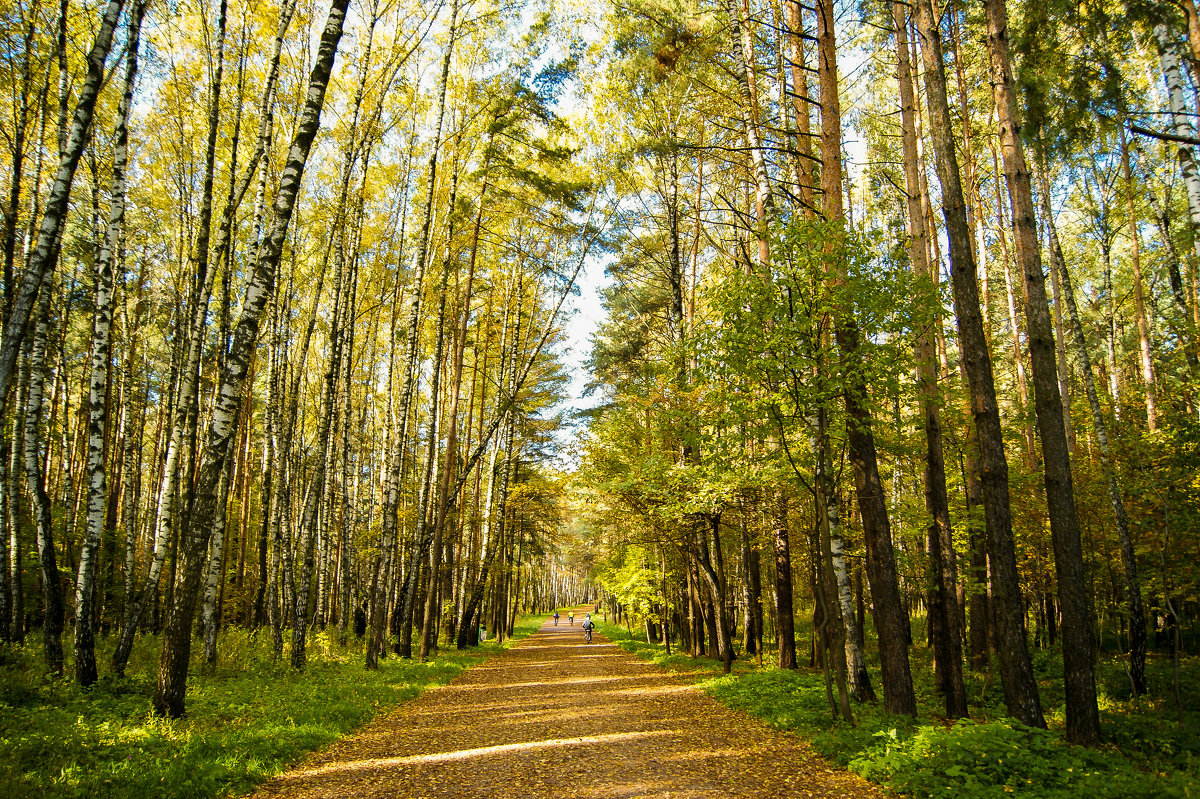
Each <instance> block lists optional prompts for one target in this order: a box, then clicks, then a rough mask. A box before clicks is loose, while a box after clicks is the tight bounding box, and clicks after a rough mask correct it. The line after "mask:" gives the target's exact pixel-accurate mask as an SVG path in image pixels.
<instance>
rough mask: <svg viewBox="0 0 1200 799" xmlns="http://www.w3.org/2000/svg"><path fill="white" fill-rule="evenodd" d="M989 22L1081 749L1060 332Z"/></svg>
mask: <svg viewBox="0 0 1200 799" xmlns="http://www.w3.org/2000/svg"><path fill="white" fill-rule="evenodd" d="M984 7H985V10H986V12H987V22H988V51H989V54H990V56H991V68H992V90H993V92H994V94H995V99H996V109H997V114H998V115H999V121H1000V146H1001V149H1002V152H1003V155H1004V177H1005V180H1006V182H1007V183H1008V191H1009V194H1010V196H1011V199H1012V217H1013V226H1014V236H1013V239H1014V242H1015V245H1016V254H1017V263H1018V265H1019V266H1020V267H1021V271H1022V273H1023V274H1024V278H1025V322H1026V326H1027V329H1028V332H1029V355H1030V361H1031V362H1032V365H1033V387H1034V398H1035V407H1036V409H1037V421H1038V432H1039V434H1040V436H1041V440H1042V462H1043V469H1044V478H1045V484H1046V504H1047V510H1048V511H1049V516H1050V534H1051V538H1052V539H1053V543H1054V567H1055V572H1056V573H1057V576H1058V602H1059V609H1060V611H1061V613H1062V644H1063V669H1064V672H1065V681H1066V694H1067V738H1068V740H1070V741H1072V742H1073V743H1077V744H1093V743H1096V742H1098V741H1099V740H1100V712H1099V709H1098V707H1097V704H1096V676H1095V664H1094V653H1093V644H1092V614H1091V608H1089V607H1088V596H1087V592H1086V591H1082V590H1080V586H1082V585H1085V584H1086V582H1087V571H1086V569H1085V567H1084V563H1083V545H1082V543H1081V540H1080V530H1079V518H1078V516H1077V515H1076V512H1075V490H1074V486H1073V485H1072V478H1071V458H1070V455H1069V454H1068V453H1067V432H1066V428H1065V427H1064V425H1063V408H1062V396H1061V395H1060V394H1059V392H1058V366H1057V362H1056V358H1055V354H1054V331H1053V328H1052V325H1051V321H1050V304H1049V302H1047V300H1046V285H1045V280H1046V278H1045V275H1044V274H1043V272H1042V261H1041V252H1040V247H1039V244H1038V235H1037V219H1036V216H1035V212H1034V205H1033V188H1032V186H1031V185H1030V181H1029V171H1028V169H1027V168H1026V165H1025V153H1024V149H1023V147H1022V145H1021V140H1020V139H1019V138H1018V120H1017V107H1016V92H1015V87H1014V83H1013V77H1012V65H1011V60H1010V58H1009V51H1008V12H1007V10H1006V9H1005V0H985V3H984Z"/></svg>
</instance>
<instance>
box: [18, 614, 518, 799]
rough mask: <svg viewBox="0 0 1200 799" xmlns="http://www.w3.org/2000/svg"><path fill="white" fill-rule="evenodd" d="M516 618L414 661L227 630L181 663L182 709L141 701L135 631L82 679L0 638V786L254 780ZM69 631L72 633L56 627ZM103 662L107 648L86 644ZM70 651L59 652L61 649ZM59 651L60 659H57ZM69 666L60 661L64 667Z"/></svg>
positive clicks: (155, 791) (479, 656) (207, 793)
mask: <svg viewBox="0 0 1200 799" xmlns="http://www.w3.org/2000/svg"><path fill="white" fill-rule="evenodd" d="M540 623H541V619H540V618H539V619H522V620H521V621H520V622H519V623H518V625H517V627H516V629H515V630H514V635H513V637H512V638H511V639H509V640H507V641H505V643H504V644H502V645H498V644H496V643H494V642H492V641H489V642H487V643H486V644H484V645H483V646H481V647H479V648H477V649H474V650H470V651H469V652H467V653H463V654H460V653H458V652H455V651H453V650H449V651H448V652H446V653H445V654H442V655H439V656H438V657H436V658H434V659H431V660H430V661H428V662H426V663H417V662H415V661H409V660H401V659H399V658H394V657H390V658H385V659H384V660H382V661H380V667H379V669H378V670H374V671H371V670H367V669H366V668H364V666H363V657H362V644H361V642H357V644H354V643H352V644H351V646H350V647H349V648H342V647H339V646H337V645H336V643H335V642H333V641H332V640H331V638H330V637H329V636H327V635H325V634H318V635H317V636H315V637H314V639H313V641H312V645H311V650H310V662H309V666H308V668H307V669H306V670H305V671H304V672H302V673H297V672H295V671H293V670H292V669H291V668H290V667H288V666H287V665H286V663H287V660H286V654H285V658H284V660H282V661H280V662H279V663H274V662H272V659H271V656H270V643H269V636H267V635H263V636H258V637H255V636H253V635H251V634H249V633H247V632H245V631H242V630H236V629H235V630H230V631H228V632H226V633H225V634H224V635H223V637H222V640H221V644H220V652H221V662H220V665H219V667H218V669H217V671H216V672H215V673H214V674H211V675H201V674H200V669H199V664H193V669H192V673H193V675H195V676H193V677H191V678H189V680H188V699H187V708H188V712H187V717H186V718H184V719H180V720H166V719H160V718H156V717H154V716H153V714H152V713H151V712H150V703H149V696H150V694H151V693H152V691H153V688H154V674H155V666H156V658H157V654H158V642H157V641H156V640H155V639H154V638H145V639H143V640H141V641H139V642H138V645H137V648H136V650H135V653H134V657H133V658H132V659H131V662H130V666H129V669H128V676H127V677H126V678H125V679H122V680H117V679H113V678H106V677H104V676H102V677H101V679H100V681H99V682H98V683H96V684H95V685H93V686H91V687H90V688H86V689H84V688H80V687H79V686H78V685H76V684H75V683H74V682H72V681H70V680H69V679H54V678H51V677H48V676H46V674H45V669H44V667H43V665H42V663H41V660H40V658H41V651H40V648H37V647H34V646H27V647H25V648H7V649H5V650H3V651H0V796H5V797H10V796H11V797H22V796H46V797H137V799H147V797H157V796H171V797H181V798H182V797H197V798H199V797H216V796H223V795H227V794H230V793H233V794H237V793H241V792H245V791H248V790H250V789H252V788H253V787H254V786H255V785H256V784H257V783H259V782H260V781H262V780H263V779H265V778H266V777H269V776H271V775H272V774H276V773H279V772H280V771H282V770H283V769H284V768H286V767H287V766H288V765H289V764H291V763H293V762H295V761H296V760H297V759H298V758H300V757H301V756H302V755H304V754H305V753H306V752H309V751H312V750H314V749H317V748H319V747H321V746H323V745H325V744H328V743H330V742H332V741H334V740H336V739H337V738H339V737H341V736H343V735H345V734H346V733H348V732H350V731H351V730H353V729H354V728H355V727H358V726H360V725H362V724H363V723H365V722H367V721H369V720H370V719H371V718H372V717H374V716H375V715H376V714H377V713H379V712H381V711H384V710H387V709H389V708H391V707H393V706H395V705H397V704H399V703H401V702H403V701H405V700H407V699H411V698H413V697H414V696H416V695H417V694H419V693H420V692H421V691H423V690H424V689H425V688H427V687H429V686H433V685H441V684H444V683H446V682H448V681H449V680H450V679H452V678H453V677H454V676H456V675H457V674H459V673H460V672H462V671H463V670H464V669H466V668H467V667H469V666H471V665H473V664H475V663H478V662H480V661H481V660H483V659H484V658H485V657H486V656H487V655H488V654H491V653H494V652H496V651H499V650H500V649H501V648H503V647H506V646H509V645H511V644H512V643H514V642H515V641H517V640H519V639H520V638H522V637H524V636H525V635H528V634H529V633H530V632H532V630H534V629H536V628H537V626H538V624H540ZM64 638H65V639H66V642H69V640H70V636H69V635H68V636H64ZM97 654H98V660H99V661H100V662H101V663H105V662H107V659H108V653H107V652H98V653H97ZM69 655H70V653H69V652H68V657H69ZM69 663H70V661H69V660H68V664H69ZM69 668H70V666H69V665H68V670H69Z"/></svg>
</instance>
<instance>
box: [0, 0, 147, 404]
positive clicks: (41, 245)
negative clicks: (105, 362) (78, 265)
mask: <svg viewBox="0 0 1200 799" xmlns="http://www.w3.org/2000/svg"><path fill="white" fill-rule="evenodd" d="M64 5H65V3H64ZM123 6H124V0H109V3H108V5H107V6H106V7H105V10H104V15H103V16H102V17H101V18H100V28H99V30H98V31H97V32H96V39H95V42H94V43H93V44H92V48H91V50H90V51H89V52H88V55H87V74H86V76H85V77H84V80H83V83H82V85H81V86H80V87H79V94H78V98H79V99H78V101H77V102H76V104H75V113H74V115H73V117H72V119H71V122H70V127H69V128H68V129H67V130H66V133H67V135H66V136H63V137H62V139H63V140H64V144H63V147H62V157H61V158H60V160H59V165H58V171H57V173H56V174H55V176H54V183H53V184H52V186H51V188H50V195H49V197H48V198H47V200H46V208H45V212H44V213H43V214H42V222H41V225H40V227H39V229H38V235H37V244H36V245H35V246H34V248H33V250H32V252H31V253H30V255H29V261H28V263H27V265H26V269H25V275H24V277H23V278H22V280H21V285H20V286H19V287H18V289H17V294H16V297H14V298H13V302H12V306H11V310H10V312H9V314H8V316H7V317H6V318H5V320H4V330H3V333H2V334H0V411H3V410H4V406H5V404H6V403H7V401H8V390H9V388H11V386H12V378H13V370H14V368H15V366H16V362H17V355H18V353H19V352H20V349H21V340H22V339H23V338H24V336H25V329H26V327H27V326H28V324H29V318H30V316H31V314H32V313H33V310H34V306H35V305H36V303H37V298H38V292H39V291H40V290H41V288H42V285H43V284H44V283H45V282H46V278H47V277H48V276H49V275H50V273H51V272H53V271H54V269H55V265H56V264H57V263H58V253H59V248H60V247H61V244H62V229H63V225H64V223H65V220H66V216H67V206H68V203H69V201H70V198H71V185H72V184H73V183H74V181H75V170H76V169H77V168H78V167H79V158H80V156H82V155H83V149H84V147H85V146H87V143H88V140H89V139H90V137H91V136H90V134H91V127H92V115H93V112H94V111H95V108H96V98H97V97H98V96H99V94H100V89H101V88H102V87H103V84H104V77H105V75H104V62H105V61H106V60H107V59H108V51H109V50H110V49H111V47H112V40H113V32H114V31H115V30H116V27H117V21H118V19H119V17H120V16H121V9H122V7H123ZM64 24H65V21H64ZM63 49H64V50H65V48H63ZM62 56H63V57H64V58H65V56H66V53H65V51H64V52H63V53H62Z"/></svg>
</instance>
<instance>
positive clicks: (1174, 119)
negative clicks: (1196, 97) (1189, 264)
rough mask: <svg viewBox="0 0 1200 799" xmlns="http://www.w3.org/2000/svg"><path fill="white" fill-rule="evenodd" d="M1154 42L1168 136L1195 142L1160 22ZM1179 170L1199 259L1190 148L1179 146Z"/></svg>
mask: <svg viewBox="0 0 1200 799" xmlns="http://www.w3.org/2000/svg"><path fill="white" fill-rule="evenodd" d="M1154 41H1155V43H1157V45H1158V60H1159V64H1160V65H1161V66H1162V72H1163V80H1164V81H1165V82H1166V84H1167V101H1168V102H1169V103H1170V107H1171V132H1172V133H1174V134H1175V135H1176V136H1181V137H1184V138H1188V139H1195V138H1196V127H1195V126H1194V125H1193V124H1192V119H1191V116H1190V111H1189V109H1188V104H1187V99H1186V97H1185V93H1184V91H1185V90H1184V81H1183V71H1182V70H1181V69H1180V67H1179V54H1178V53H1177V52H1176V51H1175V41H1174V40H1173V38H1172V37H1171V32H1170V31H1169V30H1168V29H1167V25H1166V23H1164V22H1160V23H1158V24H1157V25H1155V26H1154ZM1178 148H1179V166H1180V170H1181V171H1182V172H1183V185H1184V187H1185V188H1186V189H1187V200H1188V222H1189V224H1190V226H1191V228H1192V238H1193V239H1194V242H1193V245H1192V246H1193V247H1194V248H1195V252H1196V254H1197V255H1200V168H1198V167H1197V164H1196V154H1195V151H1194V150H1193V148H1192V147H1191V145H1187V144H1179V145H1178Z"/></svg>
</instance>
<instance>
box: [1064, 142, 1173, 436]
mask: <svg viewBox="0 0 1200 799" xmlns="http://www.w3.org/2000/svg"><path fill="white" fill-rule="evenodd" d="M1119 136H1120V141H1121V171H1122V172H1123V173H1124V178H1125V201H1126V203H1127V204H1128V206H1129V241H1130V245H1131V249H1130V256H1131V258H1130V263H1131V265H1132V266H1133V310H1134V316H1135V317H1136V319H1137V329H1138V354H1139V355H1140V356H1141V367H1142V383H1143V384H1144V386H1145V390H1146V427H1147V428H1149V429H1150V430H1157V429H1158V384H1157V380H1156V379H1155V375H1154V357H1153V354H1152V352H1151V344H1150V322H1149V320H1148V319H1147V318H1146V299H1145V296H1144V291H1143V287H1142V283H1143V281H1142V253H1141V235H1140V234H1139V233H1138V222H1139V220H1138V212H1137V203H1135V202H1134V195H1135V190H1134V187H1133V170H1132V169H1131V168H1130V166H1129V142H1128V140H1127V138H1126V136H1125V126H1124V125H1122V126H1121V130H1120V133H1119ZM1043 191H1044V189H1043ZM1064 346H1065V345H1064Z"/></svg>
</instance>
